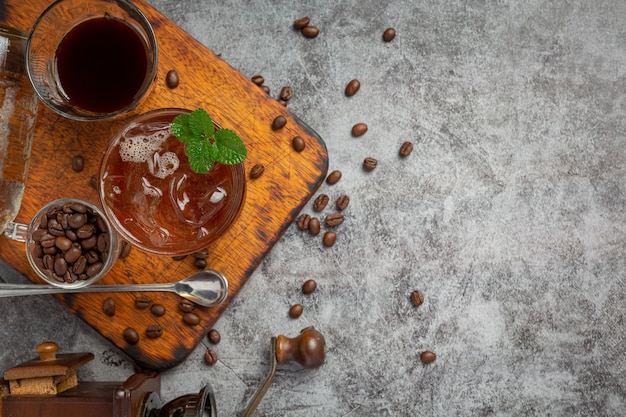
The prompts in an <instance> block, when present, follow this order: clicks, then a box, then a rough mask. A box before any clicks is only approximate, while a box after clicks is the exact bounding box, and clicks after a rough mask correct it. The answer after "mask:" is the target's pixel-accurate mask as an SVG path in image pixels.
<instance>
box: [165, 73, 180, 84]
mask: <svg viewBox="0 0 626 417" xmlns="http://www.w3.org/2000/svg"><path fill="white" fill-rule="evenodd" d="M178 83H179V79H178V72H176V70H169V71H168V72H167V74H165V85H167V88H176V87H178Z"/></svg>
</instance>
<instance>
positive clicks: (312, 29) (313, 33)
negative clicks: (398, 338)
mask: <svg viewBox="0 0 626 417" xmlns="http://www.w3.org/2000/svg"><path fill="white" fill-rule="evenodd" d="M301 31H302V34H303V35H304V37H305V38H316V37H317V35H319V34H320V30H319V28H318V27H316V26H311V25H307V26H305V27H303V28H302V29H301Z"/></svg>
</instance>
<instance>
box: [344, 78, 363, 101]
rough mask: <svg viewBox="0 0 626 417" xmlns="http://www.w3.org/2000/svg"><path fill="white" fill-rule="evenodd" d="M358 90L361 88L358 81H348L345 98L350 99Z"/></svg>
mask: <svg viewBox="0 0 626 417" xmlns="http://www.w3.org/2000/svg"><path fill="white" fill-rule="evenodd" d="M359 88H361V83H360V82H359V80H357V79H354V80H350V82H349V83H348V85H346V96H348V97H352V96H353V95H355V94H356V93H357V91H359Z"/></svg>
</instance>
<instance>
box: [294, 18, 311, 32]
mask: <svg viewBox="0 0 626 417" xmlns="http://www.w3.org/2000/svg"><path fill="white" fill-rule="evenodd" d="M310 22H311V19H309V18H308V17H306V16H305V17H301V18H300V19H296V20H295V21H294V22H293V27H294V28H296V29H298V30H300V29H303V28H305V27H306V26H308V24H309V23H310Z"/></svg>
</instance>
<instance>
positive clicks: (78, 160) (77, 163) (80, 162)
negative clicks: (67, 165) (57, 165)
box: [72, 155, 85, 172]
mask: <svg viewBox="0 0 626 417" xmlns="http://www.w3.org/2000/svg"><path fill="white" fill-rule="evenodd" d="M84 168H85V159H84V158H83V157H82V156H81V155H76V156H75V157H73V158H72V169H73V170H74V171H76V172H81V171H82V170H83V169H84Z"/></svg>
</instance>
